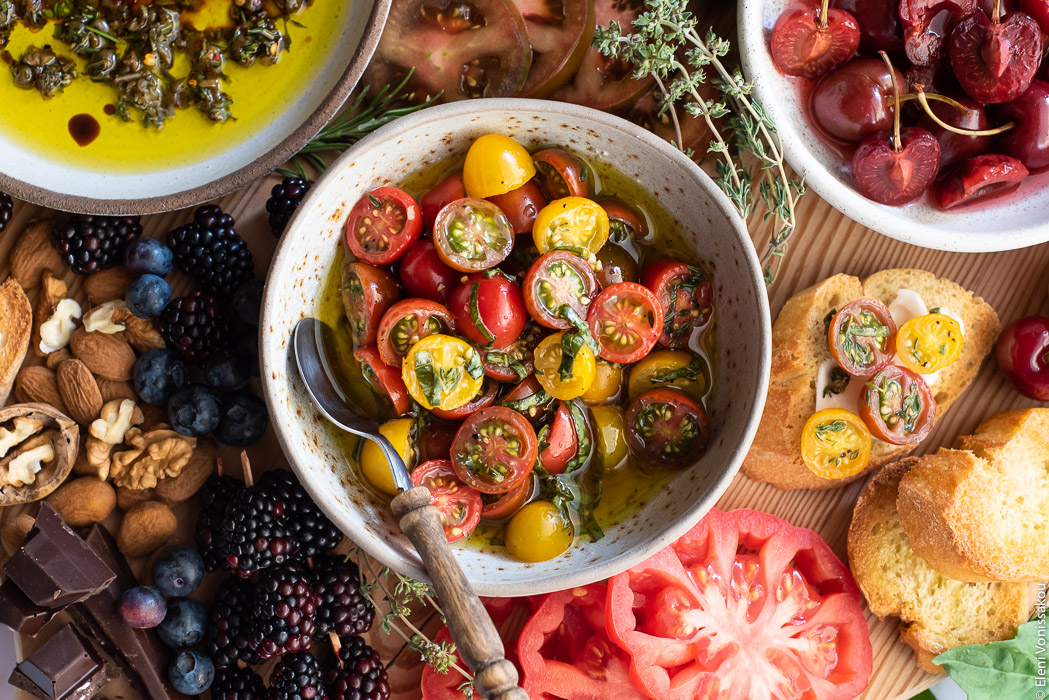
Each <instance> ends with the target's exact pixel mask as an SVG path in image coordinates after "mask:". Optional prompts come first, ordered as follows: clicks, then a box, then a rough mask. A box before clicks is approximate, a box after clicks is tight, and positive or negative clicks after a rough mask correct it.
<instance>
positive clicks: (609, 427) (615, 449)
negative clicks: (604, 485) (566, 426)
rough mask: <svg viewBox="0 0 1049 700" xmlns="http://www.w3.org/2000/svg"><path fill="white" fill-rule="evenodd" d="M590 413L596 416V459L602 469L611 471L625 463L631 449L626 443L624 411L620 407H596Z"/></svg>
mask: <svg viewBox="0 0 1049 700" xmlns="http://www.w3.org/2000/svg"><path fill="white" fill-rule="evenodd" d="M590 412H591V413H592V414H593V416H594V433H595V434H596V437H597V450H595V452H594V459H595V460H597V466H599V467H601V469H603V470H604V471H606V472H607V471H611V470H612V469H615V468H616V467H618V466H619V465H620V464H622V463H623V460H625V459H626V456H627V453H628V451H629V449H630V448H629V447H628V446H627V442H626V422H625V421H624V420H623V409H621V408H620V407H619V406H594V407H593V408H591V409H590Z"/></svg>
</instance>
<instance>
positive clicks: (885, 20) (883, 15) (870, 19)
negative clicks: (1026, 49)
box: [835, 0, 1049, 53]
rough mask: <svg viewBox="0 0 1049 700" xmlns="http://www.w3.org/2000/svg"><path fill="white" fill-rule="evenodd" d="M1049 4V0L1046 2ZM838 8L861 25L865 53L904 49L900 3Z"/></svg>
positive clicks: (885, 0) (858, 0) (852, 3)
mask: <svg viewBox="0 0 1049 700" xmlns="http://www.w3.org/2000/svg"><path fill="white" fill-rule="evenodd" d="M1046 1H1047V2H1049V0H1046ZM835 4H836V5H837V6H838V7H840V8H841V9H843V10H845V11H846V12H848V13H850V14H851V15H852V16H853V17H855V18H856V21H857V22H858V23H859V25H860V46H861V47H862V48H863V50H864V51H870V52H872V53H873V52H875V51H888V52H890V53H892V52H894V51H899V50H900V49H902V48H903V27H902V25H900V9H899V8H900V3H899V2H893V1H892V0H838V2H837V3H835Z"/></svg>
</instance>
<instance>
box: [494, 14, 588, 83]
mask: <svg viewBox="0 0 1049 700" xmlns="http://www.w3.org/2000/svg"><path fill="white" fill-rule="evenodd" d="M514 4H515V5H517V9H519V10H520V11H521V15H522V16H523V17H524V21H525V31H526V32H527V33H528V41H529V43H530V44H531V45H532V67H531V68H530V69H529V70H528V79H527V80H525V84H524V86H523V87H522V88H521V93H520V94H521V97H539V98H544V97H550V95H551V94H552V93H553V92H554V90H556V89H557V88H559V87H561V86H562V85H564V84H565V83H566V82H568V80H569V78H571V77H572V74H573V73H575V72H576V69H578V68H579V65H580V64H581V63H582V62H583V56H585V55H586V51H587V49H588V48H590V41H591V40H592V39H593V38H594V25H595V22H596V20H595V15H594V3H593V2H591V1H590V0H565V1H564V2H555V3H551V2H546V0H514Z"/></svg>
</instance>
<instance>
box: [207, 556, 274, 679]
mask: <svg viewBox="0 0 1049 700" xmlns="http://www.w3.org/2000/svg"><path fill="white" fill-rule="evenodd" d="M254 607H255V586H254V585H253V584H252V583H251V582H249V581H242V580H241V579H239V578H236V577H231V578H228V579H226V580H225V581H223V582H222V585H221V586H220V587H219V590H218V592H217V593H216V594H215V597H214V599H213V600H212V603H211V612H210V613H209V620H208V628H207V631H206V632H205V633H204V650H205V651H206V652H207V654H208V656H210V657H211V660H212V661H213V662H214V663H215V668H219V669H222V668H231V667H235V666H236V665H237V662H238V661H243V662H244V663H246V664H251V665H255V664H259V663H262V657H261V656H259V654H258V652H257V651H255V646H254V644H253V643H252V639H251V614H252V610H253V609H254Z"/></svg>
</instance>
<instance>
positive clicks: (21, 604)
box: [0, 579, 57, 637]
mask: <svg viewBox="0 0 1049 700" xmlns="http://www.w3.org/2000/svg"><path fill="white" fill-rule="evenodd" d="M56 612H57V611H55V610H51V609H49V608H42V607H40V606H39V605H36V604H34V603H33V601H31V600H29V598H27V597H26V595H25V593H23V592H22V589H20V588H19V587H18V586H16V585H15V584H14V581H11V580H10V579H8V580H7V581H4V583H3V585H0V623H3V624H5V625H7V626H8V627H10V628H11V629H13V630H14V631H15V632H18V633H19V634H28V635H29V636H30V637H32V636H34V635H35V634H36V633H37V632H39V631H40V628H41V627H43V626H44V625H46V624H47V623H48V621H49V620H50V619H51V618H52V617H54V616H55V613H56Z"/></svg>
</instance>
